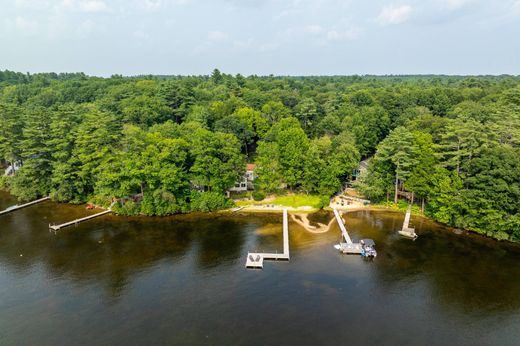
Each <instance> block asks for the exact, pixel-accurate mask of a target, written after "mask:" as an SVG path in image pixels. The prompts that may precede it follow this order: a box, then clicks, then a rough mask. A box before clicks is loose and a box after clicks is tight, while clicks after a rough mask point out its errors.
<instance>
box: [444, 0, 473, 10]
mask: <svg viewBox="0 0 520 346" xmlns="http://www.w3.org/2000/svg"><path fill="white" fill-rule="evenodd" d="M471 1H472V0H437V2H438V3H439V5H440V6H441V8H443V9H447V10H451V11H453V10H458V9H459V8H461V7H463V6H465V5H466V4H468V3H470V2H471Z"/></svg>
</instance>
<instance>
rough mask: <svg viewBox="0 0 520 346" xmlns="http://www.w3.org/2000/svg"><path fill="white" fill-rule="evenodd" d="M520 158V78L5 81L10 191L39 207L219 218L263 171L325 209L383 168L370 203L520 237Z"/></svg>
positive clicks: (216, 75)
mask: <svg viewBox="0 0 520 346" xmlns="http://www.w3.org/2000/svg"><path fill="white" fill-rule="evenodd" d="M519 148H520V78H518V77H510V76H505V77H430V76H408V77H396V76H389V77H373V76H367V77H359V76H352V77H337V76H336V77H272V76H270V77H258V76H250V77H244V76H241V75H237V76H232V75H228V74H225V73H222V72H220V71H219V70H217V69H215V70H214V71H213V72H212V74H211V76H198V77H197V76H190V77H169V76H161V77H137V78H136V77H132V78H123V77H121V76H114V77H112V78H95V77H88V76H85V75H84V74H55V73H49V74H38V75H30V74H20V73H15V72H10V71H0V160H1V161H2V162H1V163H2V165H7V166H8V165H10V164H13V163H17V164H20V165H22V168H21V169H20V170H19V171H17V172H16V174H15V175H14V176H12V177H4V178H2V179H1V181H0V183H1V186H2V187H3V188H8V189H9V190H10V191H11V193H13V194H14V195H16V196H17V197H18V198H20V199H24V200H28V199H33V198H36V197H40V196H43V195H50V196H51V197H52V198H53V199H54V200H57V201H63V202H73V203H82V202H86V201H95V202H96V203H98V204H103V205H106V206H108V205H109V204H110V201H112V200H113V199H114V198H116V199H120V200H122V201H126V202H124V203H123V205H119V204H118V205H116V206H115V207H114V209H116V210H117V211H118V212H119V213H121V214H126V215H135V214H143V215H168V214H174V213H182V212H188V211H190V210H200V211H210V210H216V209H219V208H224V207H227V206H229V205H230V204H229V201H228V200H227V199H226V198H225V197H224V196H225V193H226V191H227V190H228V189H229V188H230V187H232V186H234V185H235V182H236V181H237V180H239V179H241V178H242V177H243V174H244V171H245V162H254V163H256V164H257V168H256V170H255V175H256V177H257V179H256V180H255V182H254V184H255V187H256V189H257V191H261V192H265V193H280V192H283V191H284V190H285V189H290V190H292V192H295V193H296V194H295V195H296V196H298V197H291V196H286V197H281V198H280V200H279V201H275V202H274V203H275V204H276V203H277V202H280V203H279V204H284V203H285V204H284V205H293V206H294V205H311V206H317V207H322V206H325V205H326V204H328V197H330V196H331V195H332V194H334V193H336V192H337V191H339V190H340V189H341V188H342V187H343V186H344V184H345V183H346V182H347V181H349V179H350V176H351V174H352V171H353V169H355V168H357V166H358V164H359V161H360V160H361V159H363V160H367V159H368V162H369V168H368V172H367V173H366V174H365V175H364V176H363V177H361V179H360V180H359V181H357V182H356V186H357V187H359V189H360V190H361V192H362V193H363V194H365V195H366V196H367V197H369V198H371V199H374V200H376V201H382V200H390V199H391V198H390V197H391V196H392V195H393V196H394V202H395V200H396V199H398V198H397V197H399V196H402V195H405V194H408V196H411V194H412V193H413V196H414V198H415V201H418V204H419V207H420V208H421V209H423V207H424V211H425V213H426V214H427V215H429V216H430V217H432V218H434V219H436V220H438V221H441V222H443V223H446V224H449V225H452V226H455V227H461V228H467V229H471V230H474V231H477V232H480V233H483V234H486V235H489V236H493V237H496V238H500V239H509V240H517V241H518V240H520V216H519V215H520V213H519V211H520V205H519V202H518V201H519V200H520V193H519V189H520V188H519V187H518V183H519V181H520V177H519V176H518V174H519V173H518V172H520V164H519V161H520V154H519V150H520V149H519ZM261 192H256V193H255V196H256V198H257V199H258V198H259V197H261V196H260V194H261ZM310 196H312V197H310ZM318 196H323V197H318ZM284 198H285V200H284Z"/></svg>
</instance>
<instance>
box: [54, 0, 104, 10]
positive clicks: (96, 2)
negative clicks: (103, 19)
mask: <svg viewBox="0 0 520 346" xmlns="http://www.w3.org/2000/svg"><path fill="white" fill-rule="evenodd" d="M59 7H61V8H64V9H68V10H75V11H79V12H85V13H99V12H110V7H108V5H107V4H106V3H105V2H104V1H102V0H63V1H61V3H60V6H59Z"/></svg>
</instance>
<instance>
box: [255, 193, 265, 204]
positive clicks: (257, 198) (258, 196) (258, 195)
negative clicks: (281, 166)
mask: <svg viewBox="0 0 520 346" xmlns="http://www.w3.org/2000/svg"><path fill="white" fill-rule="evenodd" d="M253 199H254V200H255V201H257V202H258V201H262V200H264V199H265V193H264V192H262V191H255V192H253Z"/></svg>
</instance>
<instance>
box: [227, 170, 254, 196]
mask: <svg viewBox="0 0 520 346" xmlns="http://www.w3.org/2000/svg"><path fill="white" fill-rule="evenodd" d="M255 168H256V165H255V164H253V163H248V164H247V165H246V172H245V174H244V175H243V176H242V179H241V180H240V181H237V182H236V183H235V186H233V187H232V188H230V189H229V191H230V192H244V191H251V190H254V189H255V188H254V185H253V182H254V181H255V178H256V175H255Z"/></svg>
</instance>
